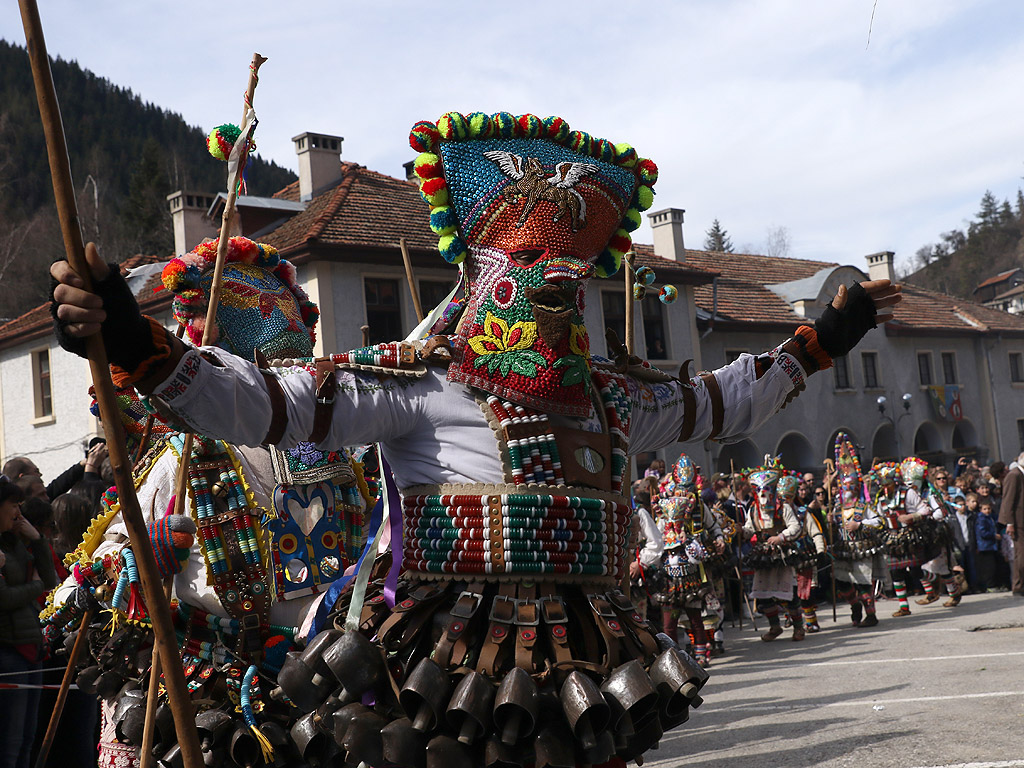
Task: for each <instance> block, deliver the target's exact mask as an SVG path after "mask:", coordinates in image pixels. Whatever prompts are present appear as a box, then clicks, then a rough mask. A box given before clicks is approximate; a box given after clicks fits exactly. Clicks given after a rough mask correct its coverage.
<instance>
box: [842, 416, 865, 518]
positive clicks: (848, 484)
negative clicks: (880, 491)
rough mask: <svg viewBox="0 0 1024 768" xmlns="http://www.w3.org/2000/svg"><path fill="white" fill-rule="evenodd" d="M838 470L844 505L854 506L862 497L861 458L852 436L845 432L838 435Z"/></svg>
mask: <svg viewBox="0 0 1024 768" xmlns="http://www.w3.org/2000/svg"><path fill="white" fill-rule="evenodd" d="M835 456H836V471H837V472H838V473H839V498H840V502H841V504H842V506H843V507H852V506H854V505H855V504H857V502H858V501H859V500H860V498H861V493H862V490H863V484H862V483H861V471H860V459H859V458H857V449H856V448H855V447H854V445H853V442H852V441H851V440H850V436H849V435H847V434H846V433H845V432H840V433H839V434H837V435H836V443H835Z"/></svg>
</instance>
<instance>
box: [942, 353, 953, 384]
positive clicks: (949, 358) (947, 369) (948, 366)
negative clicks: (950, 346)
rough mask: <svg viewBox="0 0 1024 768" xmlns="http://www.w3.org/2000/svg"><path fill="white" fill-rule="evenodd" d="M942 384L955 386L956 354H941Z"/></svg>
mask: <svg viewBox="0 0 1024 768" xmlns="http://www.w3.org/2000/svg"><path fill="white" fill-rule="evenodd" d="M942 383H943V384H956V352H943V353H942Z"/></svg>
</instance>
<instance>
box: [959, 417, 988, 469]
mask: <svg viewBox="0 0 1024 768" xmlns="http://www.w3.org/2000/svg"><path fill="white" fill-rule="evenodd" d="M951 446H952V448H953V453H955V454H956V455H957V456H958V457H960V456H970V457H973V458H976V459H978V461H979V462H980V461H984V460H985V459H986V458H987V454H988V451H987V450H986V449H985V448H984V447H983V446H981V445H979V444H978V430H976V429H975V428H974V425H973V424H971V422H969V421H968V420H967V419H964V420H962V421H958V422H956V423H954V424H953V439H952V443H951ZM982 454H984V455H982Z"/></svg>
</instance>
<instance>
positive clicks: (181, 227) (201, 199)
mask: <svg viewBox="0 0 1024 768" xmlns="http://www.w3.org/2000/svg"><path fill="white" fill-rule="evenodd" d="M213 201H214V195H210V194H203V193H200V192H187V191H185V190H180V189H179V190H178V191H177V192H172V193H171V194H169V195H168V196H167V205H168V207H169V208H170V209H171V223H172V224H173V225H174V253H175V255H177V256H181V255H183V254H186V253H188V252H189V251H191V250H192V249H193V248H195V247H196V246H197V245H199V244H200V243H201V242H203V240H204V239H206V238H207V237H217V234H218V233H219V232H220V227H219V226H218V225H217V223H216V222H214V221H212V220H210V219H209V218H207V216H206V212H207V211H208V210H210V206H211V205H213Z"/></svg>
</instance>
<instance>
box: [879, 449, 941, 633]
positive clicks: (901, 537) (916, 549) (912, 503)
mask: <svg viewBox="0 0 1024 768" xmlns="http://www.w3.org/2000/svg"><path fill="white" fill-rule="evenodd" d="M927 476H928V465H927V464H926V463H925V462H923V461H922V460H921V459H919V458H917V457H916V456H911V457H908V458H906V459H904V460H903V461H902V462H901V463H900V465H899V469H898V471H895V470H892V469H889V468H885V467H883V468H881V470H880V471H879V482H880V485H881V490H880V492H879V500H878V501H877V502H876V505H875V506H876V509H878V510H879V511H880V512H882V514H884V516H885V525H886V536H887V545H886V546H887V549H888V551H889V571H890V573H891V575H892V584H893V589H894V590H895V592H896V598H897V599H898V600H899V603H900V606H899V608H898V609H897V610H896V612H895V613H893V617H894V618H898V617H900V616H909V615H910V603H909V600H908V597H907V583H908V581H909V578H910V569H911V568H914V567H916V566H919V565H922V564H923V563H925V562H928V561H929V560H931V559H932V558H934V557H935V555H936V552H937V550H938V548H939V547H940V546H941V540H940V533H941V532H940V530H939V527H938V523H937V522H936V521H935V520H934V519H933V510H932V509H931V508H930V507H929V505H928V502H927V500H926V498H925V496H924V495H923V494H924V492H925V490H926V488H927ZM897 479H899V480H901V481H902V485H901V486H900V487H899V488H898V489H897V488H896V487H895V485H896V480H897ZM922 584H924V585H925V590H926V592H927V590H928V589H929V588H931V590H932V592H934V584H931V583H930V582H927V579H925V580H923V581H922Z"/></svg>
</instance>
